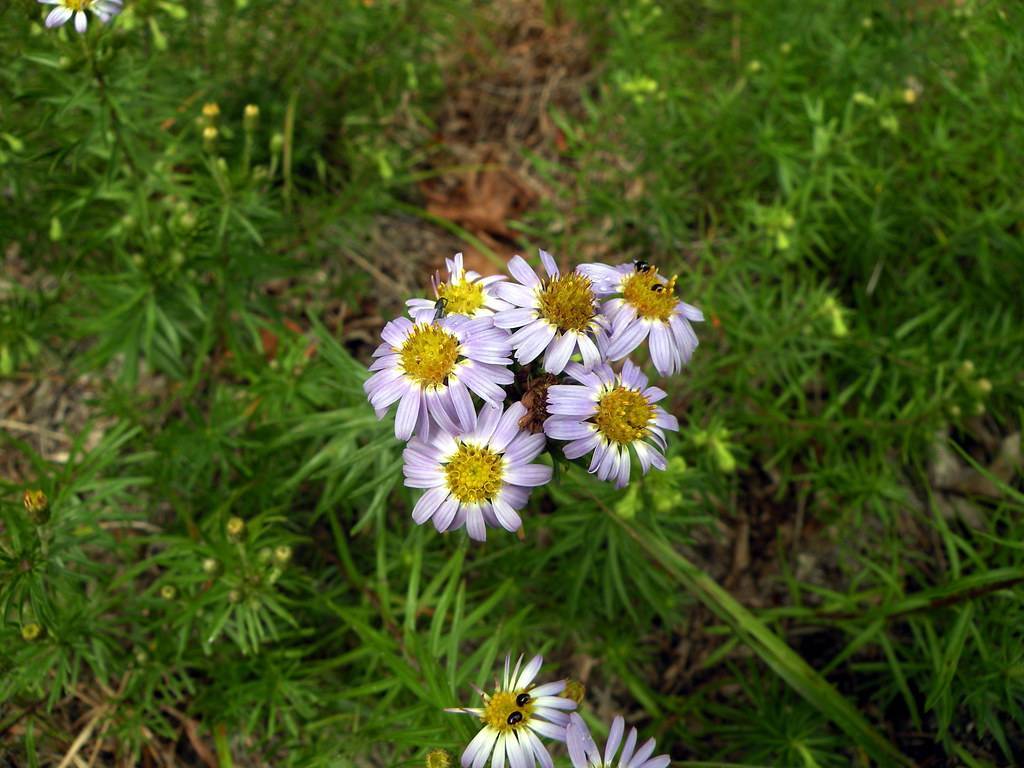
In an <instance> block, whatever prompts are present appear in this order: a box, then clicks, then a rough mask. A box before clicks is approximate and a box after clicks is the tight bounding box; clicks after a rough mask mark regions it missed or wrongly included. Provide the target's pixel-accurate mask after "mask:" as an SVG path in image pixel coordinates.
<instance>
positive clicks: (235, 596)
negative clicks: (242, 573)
mask: <svg viewBox="0 0 1024 768" xmlns="http://www.w3.org/2000/svg"><path fill="white" fill-rule="evenodd" d="M241 599H242V593H241V592H240V591H238V590H237V589H232V590H231V591H229V592H228V602H230V603H237V602H239V601H240V600H241Z"/></svg>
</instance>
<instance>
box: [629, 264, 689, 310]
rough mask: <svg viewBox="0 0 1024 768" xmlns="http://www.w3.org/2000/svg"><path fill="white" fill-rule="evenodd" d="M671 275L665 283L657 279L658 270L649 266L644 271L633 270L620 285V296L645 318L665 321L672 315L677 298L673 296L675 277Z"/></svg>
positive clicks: (676, 276)
mask: <svg viewBox="0 0 1024 768" xmlns="http://www.w3.org/2000/svg"><path fill="white" fill-rule="evenodd" d="M678 277H679V276H678V275H673V276H672V279H671V280H669V281H668V282H667V283H664V284H663V283H661V282H660V281H659V280H658V270H657V269H655V268H654V267H651V268H650V269H648V270H647V271H645V272H634V273H632V274H631V275H630V276H629V277H627V278H626V282H625V283H624V284H623V286H622V296H623V298H625V300H626V301H628V302H629V303H630V304H632V305H633V307H634V308H635V309H636V312H637V314H638V315H640V317H642V318H644V319H645V320H661V321H662V322H667V321H668V319H669V318H670V317H672V311H673V310H674V309H675V307H676V304H677V303H678V301H679V300H678V299H677V298H676V296H675V287H676V279H677V278H678Z"/></svg>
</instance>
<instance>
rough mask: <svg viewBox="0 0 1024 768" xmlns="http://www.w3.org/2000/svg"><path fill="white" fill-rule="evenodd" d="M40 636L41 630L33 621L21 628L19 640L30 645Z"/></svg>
mask: <svg viewBox="0 0 1024 768" xmlns="http://www.w3.org/2000/svg"><path fill="white" fill-rule="evenodd" d="M42 634H43V628H42V627H41V626H39V625H38V624H36V623H35V622H34V621H32V622H29V623H28V624H26V625H25V626H23V627H22V628H21V639H22V640H24V641H25V642H26V643H31V642H32V641H33V640H37V639H38V638H39V636H40V635H42Z"/></svg>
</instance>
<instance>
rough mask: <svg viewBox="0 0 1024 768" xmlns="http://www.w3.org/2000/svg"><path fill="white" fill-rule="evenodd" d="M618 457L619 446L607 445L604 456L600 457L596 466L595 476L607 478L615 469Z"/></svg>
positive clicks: (600, 478)
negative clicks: (599, 461)
mask: <svg viewBox="0 0 1024 768" xmlns="http://www.w3.org/2000/svg"><path fill="white" fill-rule="evenodd" d="M618 458H619V447H618V446H617V445H610V446H608V450H607V451H605V454H604V458H603V459H601V464H600V465H599V466H598V468H597V477H598V479H599V480H608V479H609V478H611V477H612V475H614V474H615V469H616V467H617V466H618Z"/></svg>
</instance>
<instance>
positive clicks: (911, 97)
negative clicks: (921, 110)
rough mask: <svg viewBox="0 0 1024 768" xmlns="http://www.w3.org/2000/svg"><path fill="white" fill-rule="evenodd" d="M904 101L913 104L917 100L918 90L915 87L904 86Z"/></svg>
mask: <svg viewBox="0 0 1024 768" xmlns="http://www.w3.org/2000/svg"><path fill="white" fill-rule="evenodd" d="M903 101H905V102H906V103H907V104H913V103H914V102H915V101H917V91H915V90H914V89H913V88H904V89H903Z"/></svg>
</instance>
